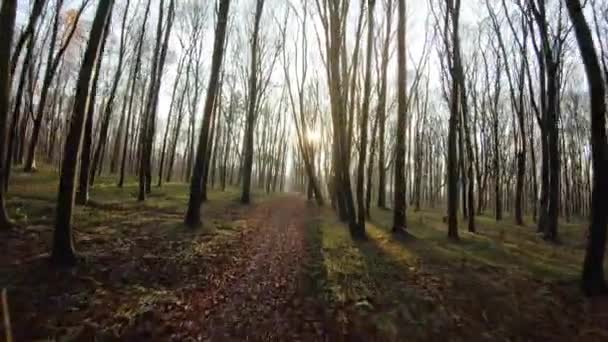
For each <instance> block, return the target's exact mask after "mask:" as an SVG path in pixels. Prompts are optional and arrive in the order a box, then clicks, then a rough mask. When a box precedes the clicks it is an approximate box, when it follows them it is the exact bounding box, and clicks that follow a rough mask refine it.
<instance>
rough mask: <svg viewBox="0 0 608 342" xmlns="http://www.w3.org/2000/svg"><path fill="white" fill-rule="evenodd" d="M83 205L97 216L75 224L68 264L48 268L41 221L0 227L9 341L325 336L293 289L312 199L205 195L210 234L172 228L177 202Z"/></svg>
mask: <svg viewBox="0 0 608 342" xmlns="http://www.w3.org/2000/svg"><path fill="white" fill-rule="evenodd" d="M87 210H88V211H90V213H91V217H97V216H99V217H98V219H99V221H92V222H90V223H89V224H88V225H85V224H81V225H80V226H79V227H78V229H77V239H78V246H79V247H80V251H81V256H82V261H81V263H80V264H79V267H77V268H75V269H71V270H59V269H55V268H52V267H48V265H47V259H46V257H45V255H44V254H40V253H41V252H44V251H45V250H48V241H50V236H51V233H52V230H51V226H50V225H49V224H47V223H46V222H45V223H43V224H41V225H32V226H27V227H24V228H23V229H21V230H19V231H14V232H12V233H10V234H9V235H8V236H7V237H5V240H6V239H8V240H9V242H10V246H11V247H10V248H9V250H11V251H12V254H10V258H4V259H7V260H4V259H2V260H4V261H2V262H0V270H2V272H1V273H0V274H3V276H2V277H0V287H6V288H8V290H9V298H10V302H11V304H12V305H11V311H12V319H13V331H14V333H15V337H16V339H17V340H24V341H25V340H36V339H46V338H50V339H57V340H61V339H63V338H65V339H67V340H75V341H81V340H82V341H89V340H94V339H98V340H121V341H134V340H136V341H140V340H145V341H298V340H299V341H323V340H327V338H325V337H324V334H325V327H326V326H327V325H326V324H324V323H323V317H324V312H323V307H322V305H321V304H320V303H318V301H316V300H315V299H314V298H312V297H310V298H308V297H307V295H306V294H305V293H309V291H308V288H307V287H306V284H307V283H306V279H307V278H306V277H307V270H306V265H307V264H308V263H309V262H310V260H311V259H310V258H311V256H310V253H309V250H308V246H307V231H306V229H307V225H308V224H309V222H310V219H311V218H312V217H314V214H315V212H314V210H315V209H313V208H311V207H309V206H308V205H307V203H306V201H305V200H304V199H303V198H301V197H299V196H296V195H281V196H278V197H275V198H270V199H264V200H263V201H260V202H259V203H254V204H252V205H250V206H241V205H239V204H236V203H235V202H230V203H227V204H226V205H221V206H218V205H215V206H212V205H209V206H206V207H204V210H205V214H204V215H205V218H206V220H207V222H209V224H210V225H211V224H213V225H214V226H215V227H216V228H215V230H214V233H212V234H208V233H205V231H204V230H198V231H188V230H184V229H183V228H182V227H181V226H180V221H181V213H174V212H164V211H156V212H155V213H154V214H151V213H150V212H149V211H146V209H145V208H143V209H134V210H136V211H135V212H131V211H125V212H123V211H121V210H119V209H116V208H101V209H100V208H89V209H87ZM93 214H94V215H93ZM19 246H22V247H23V248H21V247H19ZM18 247H19V248H18ZM2 330H3V329H2V326H0V333H2Z"/></svg>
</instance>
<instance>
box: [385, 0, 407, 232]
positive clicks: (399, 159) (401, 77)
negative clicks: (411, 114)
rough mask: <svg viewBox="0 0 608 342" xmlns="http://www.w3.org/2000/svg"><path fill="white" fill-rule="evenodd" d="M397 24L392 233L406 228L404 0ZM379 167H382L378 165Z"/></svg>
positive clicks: (405, 19) (403, 0) (405, 13)
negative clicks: (396, 93)
mask: <svg viewBox="0 0 608 342" xmlns="http://www.w3.org/2000/svg"><path fill="white" fill-rule="evenodd" d="M398 11H399V15H398V24H397V64H398V66H397V91H398V95H397V110H398V113H397V128H396V134H397V142H396V145H395V176H394V179H395V186H394V192H395V193H394V196H395V197H394V198H395V203H394V204H393V206H394V208H393V229H392V230H393V233H402V232H404V231H405V230H406V227H407V226H406V215H405V209H406V197H405V122H406V116H407V94H406V91H407V74H406V72H407V65H406V62H407V56H406V52H405V39H406V29H407V18H406V16H407V12H406V5H405V0H399V7H398ZM380 167H381V168H382V167H384V166H383V165H380Z"/></svg>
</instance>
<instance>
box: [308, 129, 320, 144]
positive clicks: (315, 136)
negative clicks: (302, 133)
mask: <svg viewBox="0 0 608 342" xmlns="http://www.w3.org/2000/svg"><path fill="white" fill-rule="evenodd" d="M306 140H308V141H309V142H311V143H313V144H316V143H318V142H319V141H320V140H321V132H319V131H318V130H310V129H309V130H308V131H307V132H306Z"/></svg>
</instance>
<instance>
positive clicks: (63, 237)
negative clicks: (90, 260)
mask: <svg viewBox="0 0 608 342" xmlns="http://www.w3.org/2000/svg"><path fill="white" fill-rule="evenodd" d="M113 3H114V2H113V1H112V0H107V1H100V2H99V5H98V7H97V11H96V13H95V18H94V19H93V24H92V26H91V32H90V35H89V41H88V43H87V47H86V50H85V52H84V57H83V60H82V66H81V68H80V72H79V74H78V81H77V83H76V94H75V97H74V99H75V100H74V108H73V112H72V118H71V120H70V121H71V124H70V128H69V131H68V135H67V138H66V142H65V151H64V155H63V161H62V163H61V176H60V179H59V192H58V195H57V209H56V213H57V214H56V218H55V230H54V234H53V251H52V254H51V260H52V261H53V263H55V264H56V265H62V266H71V265H73V264H74V263H75V262H76V257H75V255H74V241H73V237H72V210H73V207H74V185H75V184H74V183H75V178H76V164H77V161H78V153H79V150H80V145H81V141H82V131H83V127H84V121H85V114H86V113H85V111H86V105H87V98H88V92H89V89H90V81H91V74H92V72H93V66H94V64H95V58H96V56H97V53H98V51H99V48H100V45H101V44H100V41H101V40H102V37H103V28H104V26H105V23H106V21H107V20H109V17H110V16H111V15H110V13H111V8H112V5H113Z"/></svg>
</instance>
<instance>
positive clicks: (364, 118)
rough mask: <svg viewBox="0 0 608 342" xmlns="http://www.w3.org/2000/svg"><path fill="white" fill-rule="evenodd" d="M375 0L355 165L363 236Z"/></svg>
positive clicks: (370, 9) (371, 0)
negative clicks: (356, 164) (357, 157)
mask: <svg viewBox="0 0 608 342" xmlns="http://www.w3.org/2000/svg"><path fill="white" fill-rule="evenodd" d="M375 5H376V1H375V0H368V1H367V53H366V54H367V56H366V57H365V58H366V62H365V80H364V85H363V106H362V108H361V118H360V120H361V122H360V131H359V140H360V145H359V146H360V148H359V164H358V166H357V215H358V218H357V235H358V236H365V213H366V210H365V194H364V193H363V190H364V187H365V161H366V157H367V127H368V121H369V102H370V94H371V87H372V86H371V78H372V51H373V50H374V45H373V44H374V42H373V40H374V7H375ZM368 177H370V176H369V175H368Z"/></svg>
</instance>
